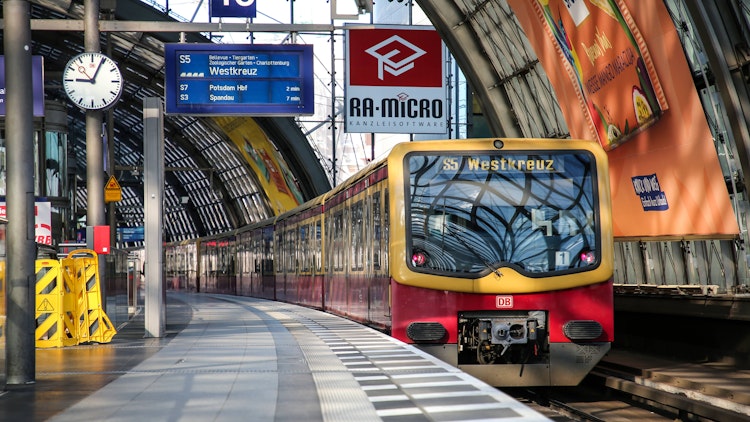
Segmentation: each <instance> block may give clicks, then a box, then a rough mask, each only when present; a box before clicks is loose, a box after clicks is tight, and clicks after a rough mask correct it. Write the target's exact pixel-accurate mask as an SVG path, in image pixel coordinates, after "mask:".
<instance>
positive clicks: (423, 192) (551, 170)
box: [407, 151, 600, 277]
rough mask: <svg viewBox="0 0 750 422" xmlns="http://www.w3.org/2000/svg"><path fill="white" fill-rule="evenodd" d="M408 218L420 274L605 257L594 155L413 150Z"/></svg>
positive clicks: (579, 264) (550, 269)
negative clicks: (442, 153)
mask: <svg viewBox="0 0 750 422" xmlns="http://www.w3.org/2000/svg"><path fill="white" fill-rule="evenodd" d="M408 163H409V172H408V173H407V174H409V176H408V177H409V178H410V179H409V183H410V188H409V192H410V193H411V196H410V198H408V200H407V206H408V210H407V215H410V216H411V219H410V221H409V222H408V224H409V227H408V233H409V235H410V237H409V242H410V244H411V248H412V250H413V251H415V252H414V256H418V257H419V259H418V260H412V262H411V265H412V267H414V268H415V270H417V271H426V272H438V273H442V272H445V273H465V274H467V276H473V277H478V276H481V275H483V274H486V273H488V272H489V271H494V270H495V269H497V268H500V267H503V266H508V267H511V268H514V269H516V270H518V271H520V272H523V273H526V274H528V275H532V276H533V275H535V274H540V275H541V274H544V273H554V272H559V271H567V272H572V271H580V269H585V268H586V267H590V266H591V265H596V263H597V262H598V261H597V259H598V258H596V254H595V253H593V254H591V252H592V251H596V250H598V248H599V236H600V235H599V232H598V230H597V228H596V224H595V222H596V218H595V213H596V211H597V210H596V204H597V197H596V189H595V181H596V180H595V170H594V169H595V162H594V160H593V157H592V156H591V155H590V154H589V153H587V152H577V151H573V152H570V151H564V152H557V153H552V152H549V153H548V152H544V153H534V154H529V153H528V152H513V151H509V152H504V153H503V154H498V155H489V154H487V155H483V154H481V153H480V154H476V155H450V156H437V155H416V154H415V155H412V156H410V158H409V159H408Z"/></svg>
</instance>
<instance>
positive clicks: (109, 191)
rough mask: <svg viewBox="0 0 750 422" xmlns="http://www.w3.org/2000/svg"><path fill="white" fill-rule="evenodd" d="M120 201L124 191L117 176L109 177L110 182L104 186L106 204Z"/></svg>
mask: <svg viewBox="0 0 750 422" xmlns="http://www.w3.org/2000/svg"><path fill="white" fill-rule="evenodd" d="M118 201H122V189H121V188H120V184H119V183H117V179H115V176H109V180H108V181H107V184H106V185H105V186H104V202H118Z"/></svg>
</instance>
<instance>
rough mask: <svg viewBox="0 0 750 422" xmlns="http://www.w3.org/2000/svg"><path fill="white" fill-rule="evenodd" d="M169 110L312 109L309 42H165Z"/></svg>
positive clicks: (265, 111) (226, 112)
mask: <svg viewBox="0 0 750 422" xmlns="http://www.w3.org/2000/svg"><path fill="white" fill-rule="evenodd" d="M164 49H165V58H164V59H165V66H166V67H165V91H166V92H165V98H166V100H165V102H166V104H165V108H166V110H165V112H166V113H167V114H208V115H238V114H242V115H253V116H273V115H299V114H308V115H309V114H313V112H314V111H315V110H314V107H315V103H314V98H313V96H314V90H313V49H312V46H311V45H298V44H281V45H266V44H263V45H259V44H165V45H164Z"/></svg>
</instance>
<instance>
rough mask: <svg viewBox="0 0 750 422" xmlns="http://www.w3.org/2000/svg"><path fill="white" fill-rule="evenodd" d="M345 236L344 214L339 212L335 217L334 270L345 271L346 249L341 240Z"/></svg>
mask: <svg viewBox="0 0 750 422" xmlns="http://www.w3.org/2000/svg"><path fill="white" fill-rule="evenodd" d="M343 236H344V212H343V211H338V212H336V213H335V214H334V215H333V242H331V243H332V246H333V251H332V252H333V270H334V271H342V270H343V269H344V256H343V255H344V248H343V245H342V241H341V239H342V238H343Z"/></svg>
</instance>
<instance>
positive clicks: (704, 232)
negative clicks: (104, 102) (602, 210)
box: [508, 0, 739, 238]
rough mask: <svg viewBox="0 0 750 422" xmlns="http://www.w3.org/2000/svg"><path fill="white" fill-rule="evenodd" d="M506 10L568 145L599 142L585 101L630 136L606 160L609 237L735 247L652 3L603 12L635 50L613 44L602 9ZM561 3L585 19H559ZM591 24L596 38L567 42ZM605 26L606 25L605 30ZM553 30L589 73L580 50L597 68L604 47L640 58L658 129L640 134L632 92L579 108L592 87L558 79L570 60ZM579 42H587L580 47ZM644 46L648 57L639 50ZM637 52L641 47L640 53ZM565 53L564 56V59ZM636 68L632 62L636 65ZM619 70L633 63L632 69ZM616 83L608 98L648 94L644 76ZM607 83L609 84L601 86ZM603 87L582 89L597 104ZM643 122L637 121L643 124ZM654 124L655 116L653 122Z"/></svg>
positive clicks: (685, 88)
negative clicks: (538, 69) (723, 240)
mask: <svg viewBox="0 0 750 422" xmlns="http://www.w3.org/2000/svg"><path fill="white" fill-rule="evenodd" d="M508 3H509V5H510V6H511V8H512V10H513V12H514V13H515V15H516V18H517V19H518V21H519V23H520V24H521V26H522V27H523V29H524V31H525V33H526V36H527V37H528V39H529V43H530V45H531V46H532V47H533V48H534V51H535V52H536V55H537V57H538V58H539V62H540V64H541V65H542V67H544V70H545V72H546V73H547V76H548V77H549V79H550V82H551V83H552V86H553V88H554V90H555V95H556V97H557V100H558V103H559V104H560V107H561V110H562V112H563V115H564V116H565V121H566V123H567V125H568V129H569V130H570V136H571V137H572V138H582V139H600V140H601V134H602V133H603V132H602V130H601V129H602V128H599V127H596V125H595V124H594V121H592V119H591V116H592V113H590V112H589V110H590V108H589V106H588V105H587V103H586V100H589V99H591V101H592V103H595V104H597V107H598V108H599V109H600V110H602V115H604V116H605V117H606V119H605V120H606V121H607V123H615V124H617V125H619V126H618V129H620V130H621V131H622V132H627V133H628V134H630V138H629V139H628V140H627V142H624V143H623V142H622V140H623V139H624V138H620V139H619V140H618V141H617V142H615V144H619V146H617V147H616V148H615V147H614V146H615V145H610V148H609V151H608V154H607V155H608V156H609V164H610V183H611V187H612V208H613V228H614V235H615V237H617V238H654V237H662V238H664V237H667V238H702V237H712V238H716V237H733V236H735V235H736V234H737V233H739V229H738V225H737V219H736V217H735V215H734V212H733V208H732V204H731V203H730V201H729V194H728V192H727V187H726V184H725V182H724V176H723V174H722V172H721V167H720V165H719V161H718V156H717V153H716V148H715V147H714V142H713V138H712V135H711V131H710V130H709V127H708V123H707V121H706V115H705V112H704V110H703V106H702V104H701V101H700V98H699V97H698V93H697V90H696V87H695V84H694V83H693V78H692V73H691V72H690V68H689V66H688V63H687V60H686V59H685V53H684V52H683V49H682V45H681V43H680V39H679V37H678V34H677V31H676V29H675V27H674V23H673V22H672V20H671V18H670V16H669V13H668V11H667V9H666V7H665V6H664V4H663V3H662V2H649V5H648V7H638V6H640V3H639V2H637V1H636V0H616V1H615V0H612V1H608V2H606V4H607V5H609V6H608V7H609V8H610V9H612V11H614V10H619V11H620V15H621V16H622V19H623V20H624V21H625V22H626V24H627V27H628V28H629V29H630V34H632V37H633V40H635V44H633V42H632V41H631V40H630V37H625V41H622V40H620V41H617V42H616V41H614V39H615V38H616V35H615V34H618V33H619V34H620V35H621V34H623V33H625V32H626V31H625V29H624V27H623V26H622V23H621V20H620V19H619V18H618V19H617V23H615V19H614V18H612V16H610V14H609V13H607V12H605V11H604V10H603V7H604V8H606V6H605V5H604V3H605V2H604V1H600V0H569V1H567V2H562V1H558V0H550V1H549V2H544V1H537V0H534V1H528V0H509V1H508ZM566 3H567V4H570V5H572V6H574V7H583V6H585V7H586V10H587V11H588V12H580V11H579V10H577V9H576V10H573V11H571V12H569V11H568V9H565V10H561V8H565V7H566V6H565V4H566ZM545 7H547V8H549V10H550V12H549V15H550V16H552V18H549V16H548V15H545V13H543V12H542V10H543V8H545ZM586 13H588V15H586ZM584 15H586V16H585V17H584ZM616 16H617V14H616V13H615V17H616ZM594 17H596V19H594ZM605 17H606V19H605ZM550 19H552V20H553V21H554V22H559V21H560V20H562V22H563V24H559V23H556V24H551V23H550ZM588 19H591V21H592V22H597V24H596V25H595V27H594V28H593V29H591V28H589V30H588V31H589V32H588V34H589V35H588V38H585V37H584V38H581V37H580V36H579V35H578V34H575V35H574V34H572V32H573V31H572V29H573V28H576V30H577V28H580V27H583V26H584V25H586V20H588ZM565 22H567V23H565ZM576 22H578V24H579V25H578V27H576ZM600 22H601V23H600ZM604 22H609V24H607V25H605V24H604ZM550 25H556V26H557V27H558V28H561V30H560V31H559V34H558V35H560V34H567V32H568V31H569V28H570V32H571V34H570V35H568V36H567V38H566V39H569V40H570V41H565V42H566V43H568V44H569V45H571V46H575V47H578V46H581V49H580V50H579V49H578V48H576V54H577V55H579V56H580V55H581V54H583V55H584V57H579V60H577V61H578V62H579V63H581V66H582V68H583V67H584V66H586V65H591V60H589V56H588V54H587V53H586V52H587V51H588V50H586V49H584V47H583V45H584V44H585V45H587V46H589V47H592V46H594V49H593V52H592V57H594V58H596V59H595V60H593V61H594V62H595V63H596V62H598V61H608V62H610V63H611V62H612V61H613V59H612V57H615V58H616V57H617V55H614V56H609V57H611V58H610V59H607V60H605V59H604V58H603V57H605V56H601V57H600V56H599V55H598V54H599V53H598V51H599V49H598V48H596V47H595V46H597V45H598V46H605V45H608V43H611V44H612V46H613V47H612V49H607V50H606V51H608V52H609V51H612V52H616V51H618V50H619V51H623V50H628V49H631V50H632V51H633V54H635V56H633V57H642V58H643V63H644V64H645V67H646V70H647V72H646V73H647V74H648V75H649V79H650V81H651V84H652V86H653V88H654V90H653V92H654V96H655V98H656V103H658V108H656V107H654V104H655V103H653V101H652V100H651V99H649V95H645V94H644V96H645V97H646V101H647V102H648V105H649V107H651V110H650V111H651V112H652V113H653V114H654V115H655V117H658V119H656V118H654V119H651V120H649V121H647V122H646V123H645V124H638V118H637V117H636V114H635V110H636V109H637V108H638V107H641V106H643V103H642V104H641V105H640V106H638V104H637V103H638V100H637V98H636V100H635V101H634V100H633V95H632V94H633V92H634V91H632V90H631V91H628V92H625V91H623V93H622V94H621V95H620V102H619V103H618V102H617V101H614V100H616V98H613V99H612V101H614V102H612V101H610V100H607V102H606V106H605V107H604V109H602V108H601V107H600V106H599V104H605V103H600V102H599V100H598V96H597V95H593V96H592V95H588V94H587V95H588V96H587V97H586V98H584V97H583V94H584V91H585V90H586V89H587V88H586V86H587V81H588V80H589V79H590V78H591V76H588V77H587V75H590V74H591V73H590V72H589V73H586V72H584V71H583V70H581V71H580V72H579V74H580V75H581V77H580V78H578V77H577V76H575V77H572V76H571V74H570V73H568V72H567V71H566V72H561V69H572V66H571V65H570V63H571V62H570V61H569V60H568V58H564V56H563V55H562V54H561V47H560V42H559V41H558V38H556V37H553V36H552V35H551V34H552V30H551V28H552V27H551V26H550ZM562 29H564V31H562ZM597 31H598V35H597ZM571 35H574V37H578V38H576V39H577V41H573V39H574V38H571V37H570V36H571ZM620 35H617V37H619V36H620ZM585 39H588V41H582V40H585ZM605 39H606V40H608V41H605ZM582 43H583V44H582ZM646 44H648V50H646V49H645V45H646ZM616 45H619V47H617V46H616ZM634 45H637V46H638V49H637V50H636V48H635V47H634ZM641 46H643V47H644V48H642V47H641ZM572 50H573V49H572V48H571V52H572ZM637 51H639V52H640V53H639V54H640V56H638V54H637V53H636V52H637ZM582 52H583V53H582ZM607 54H609V53H607ZM649 58H650V60H649ZM635 61H636V62H637V61H638V60H637V58H636V59H635ZM573 62H574V63H575V62H576V60H573ZM624 63H630V60H627V61H625V62H624ZM649 63H651V64H649ZM651 67H653V69H652V68H651ZM638 68H639V66H636V65H632V66H625V67H624V69H629V70H633V69H638ZM571 71H572V70H571ZM623 73H624V71H623V72H620V73H619V74H618V76H617V78H612V82H608V83H607V84H606V85H607V88H608V89H610V88H611V89H616V87H617V86H622V87H626V86H627V85H629V84H630V83H632V84H633V85H634V86H635V85H637V84H640V85H639V86H640V87H641V88H640V89H641V90H643V91H644V92H645V91H646V90H645V89H644V88H643V83H642V82H641V79H643V77H642V76H639V78H638V79H637V80H638V82H637V83H636V78H635V76H633V75H632V74H631V75H630V76H628V78H629V80H630V82H628V83H627V84H626V83H624V82H623V83H622V85H620V82H615V80H616V79H618V78H621V77H624V76H622V75H623ZM656 75H658V79H657V78H656ZM605 79H606V80H607V81H609V79H608V78H605ZM600 85H601V83H600V82H599V85H596V84H595V83H594V82H590V81H589V82H588V87H589V88H588V89H589V90H590V91H596V92H594V94H600V91H601V90H602V89H601V88H600V89H594V88H597V87H598V86H600ZM582 87H583V88H582ZM657 87H660V88H657ZM631 88H632V87H631ZM636 96H637V95H636ZM662 97H663V99H662ZM667 104H669V108H668V109H667V108H666V106H667ZM629 109H632V110H633V114H632V115H630V117H627V118H626V119H627V123H628V126H627V127H628V130H623V129H624V128H625V126H624V124H625V122H626V120H624V119H625V116H626V115H627V113H626V111H627V110H629ZM594 110H596V109H595V108H594ZM596 114H597V115H598V113H596ZM646 114H647V113H643V116H645V115H646ZM657 114H660V115H658V116H656V115H657ZM607 119H609V120H607ZM602 122H604V120H602ZM632 122H636V124H638V129H637V130H635V129H633V130H631V128H632V126H631V125H632ZM610 143H611V142H610ZM605 147H606V146H605Z"/></svg>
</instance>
